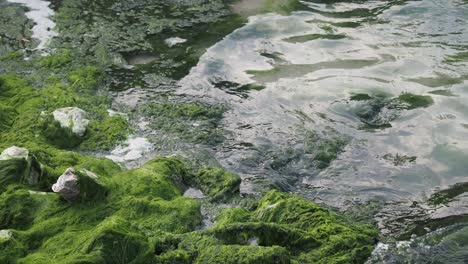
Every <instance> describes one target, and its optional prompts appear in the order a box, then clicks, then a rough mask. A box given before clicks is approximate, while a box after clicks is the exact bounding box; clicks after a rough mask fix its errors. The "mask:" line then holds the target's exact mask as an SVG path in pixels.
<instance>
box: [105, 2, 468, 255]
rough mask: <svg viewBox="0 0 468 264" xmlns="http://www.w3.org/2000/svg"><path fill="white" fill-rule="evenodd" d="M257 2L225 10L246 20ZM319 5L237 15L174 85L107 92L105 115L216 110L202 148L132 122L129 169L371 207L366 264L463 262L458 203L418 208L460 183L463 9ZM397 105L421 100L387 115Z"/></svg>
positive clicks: (466, 27)
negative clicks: (226, 175) (187, 164)
mask: <svg viewBox="0 0 468 264" xmlns="http://www.w3.org/2000/svg"><path fill="white" fill-rule="evenodd" d="M263 2H264V1H253V2H252V3H251V4H249V5H246V3H247V2H246V1H240V2H239V3H238V4H236V5H234V7H233V9H234V11H236V12H238V13H240V14H242V15H251V14H253V13H255V10H258V9H259V6H261V4H262V3H263ZM321 2H324V1H316V2H314V1H303V2H301V3H302V4H303V6H302V10H297V11H295V12H292V13H291V14H289V15H287V14H288V12H284V14H283V13H282V15H280V14H276V13H269V14H261V15H252V16H250V17H249V21H248V23H247V24H246V25H245V26H243V27H241V28H239V29H237V30H235V31H234V32H232V33H231V34H229V35H227V36H226V37H225V38H224V39H223V40H221V41H219V42H218V43H216V44H215V45H213V46H212V47H210V48H209V49H208V50H207V51H206V53H204V55H202V57H201V58H200V60H199V62H198V64H197V65H196V66H195V67H193V68H192V69H191V71H190V73H189V74H188V75H187V76H185V77H184V78H182V80H180V81H179V82H178V84H177V85H175V84H174V81H173V80H166V79H164V80H162V81H161V79H159V78H156V77H155V76H154V75H152V73H151V72H149V73H148V72H146V73H144V74H143V75H144V76H145V80H144V83H145V84H147V86H148V87H143V88H141V87H137V89H131V90H126V91H123V92H117V96H116V100H115V102H116V108H117V109H118V108H119V105H120V106H122V105H125V106H126V107H127V108H129V109H132V111H133V109H138V107H139V105H140V104H146V103H159V102H160V101H161V98H159V97H165V96H166V95H165V93H168V94H169V93H173V92H174V91H175V92H176V95H173V96H172V97H173V98H171V99H174V98H175V99H176V100H175V101H177V102H178V100H180V101H181V102H185V101H184V100H187V98H192V99H193V98H198V99H200V100H202V101H206V102H209V103H212V104H226V105H227V107H228V111H227V112H226V113H225V114H224V117H223V119H222V121H221V122H222V123H221V124H220V128H221V129H223V130H224V132H225V133H224V136H225V137H226V138H225V140H224V141H222V143H219V144H215V145H214V146H206V145H203V144H201V145H200V144H194V143H193V142H192V143H187V142H185V141H184V140H182V139H178V138H177V135H169V134H167V133H165V132H164V131H160V130H154V129H152V128H151V124H152V123H154V122H158V121H161V120H158V119H156V121H154V120H152V119H150V118H149V117H147V116H144V115H142V116H139V115H138V114H137V118H136V121H134V123H135V126H136V127H137V128H138V129H137V134H138V136H144V137H146V138H148V139H149V142H151V143H152V144H153V145H152V146H154V150H153V151H152V152H151V153H145V155H143V156H142V157H141V158H142V159H150V158H151V157H154V156H158V155H169V154H178V155H182V156H184V157H187V158H192V159H195V160H203V161H204V163H209V164H220V165H222V166H223V167H225V168H227V169H229V170H231V171H234V172H236V173H238V174H239V175H240V176H241V177H242V179H243V181H242V185H241V192H242V193H244V194H249V193H258V192H261V191H262V190H264V189H265V188H266V189H271V188H279V189H283V190H286V191H290V192H295V193H299V194H301V195H303V196H306V197H308V198H310V199H313V200H314V201H317V202H321V203H324V204H327V205H331V206H335V207H338V208H340V209H347V208H350V207H352V205H362V204H365V203H366V202H367V201H373V200H378V201H381V202H382V201H383V203H384V205H383V208H382V209H381V210H380V212H379V213H378V214H377V215H375V219H376V221H377V222H378V224H379V228H380V231H381V232H382V234H383V235H382V236H383V237H382V242H381V244H379V247H378V248H377V249H376V251H375V252H374V255H373V257H372V258H371V259H370V260H369V263H466V262H467V256H466V253H463V252H466V250H468V244H467V243H466V241H467V236H466V222H467V221H466V219H468V218H467V217H466V216H468V199H466V197H465V196H466V195H464V194H463V192H462V194H461V195H454V197H451V198H454V200H453V201H451V202H450V203H446V204H443V205H438V206H436V207H434V206H432V205H429V204H428V203H426V200H427V198H428V197H429V196H430V195H431V194H432V193H434V191H436V190H440V189H445V188H447V187H449V186H452V185H454V184H456V183H461V182H468V178H467V175H468V141H467V140H466V137H467V135H468V107H467V106H466V102H467V99H468V55H467V54H468V3H467V2H466V1H460V0H458V1H457V0H442V1H435V0H421V1H404V0H393V1H391V0H387V1H347V3H346V2H340V1H331V2H332V3H331V4H323V3H321ZM350 2H351V3H350ZM180 37H181V38H183V37H184V36H180ZM148 63H150V62H149V61H148ZM135 64H137V63H135ZM153 79H154V80H153ZM151 83H157V85H154V87H153V86H152V85H151ZM161 83H162V84H161ZM143 86H145V85H143ZM177 87H178V88H177ZM168 91H170V92H168ZM406 93H411V94H414V95H418V96H426V97H425V98H427V97H428V96H430V98H432V100H433V102H432V100H431V101H430V102H429V103H428V104H427V105H423V106H421V107H409V106H406V107H401V106H396V105H395V100H397V99H398V98H399V96H401V95H402V94H406ZM161 94H162V96H161ZM179 97H180V98H179ZM162 101H163V102H166V101H164V100H162ZM189 101H190V100H189ZM162 121H164V119H163V120H162ZM185 125H186V126H182V127H183V128H184V129H188V130H190V129H191V127H198V126H199V123H197V121H190V122H188V124H185ZM189 135H190V134H189ZM323 146H327V147H330V146H331V148H332V149H333V151H334V152H335V154H336V157H335V156H332V157H329V158H330V160H331V162H330V163H329V164H328V163H327V162H325V163H317V156H318V153H319V152H320V148H322V147H323ZM120 149H124V150H126V148H125V147H124V146H122V147H120ZM118 150H119V148H118V149H117V150H115V151H114V152H118ZM129 152H130V153H132V152H131V151H129ZM122 153H123V154H125V153H126V152H125V151H123V152H122ZM139 162H140V163H141V162H143V161H141V160H139ZM411 234H413V235H414V236H415V237H413V238H411ZM387 236H388V237H387ZM393 238H396V239H397V240H401V241H393V240H392V239H393ZM445 260H447V261H448V262H446V261H445ZM444 261H445V262H444Z"/></svg>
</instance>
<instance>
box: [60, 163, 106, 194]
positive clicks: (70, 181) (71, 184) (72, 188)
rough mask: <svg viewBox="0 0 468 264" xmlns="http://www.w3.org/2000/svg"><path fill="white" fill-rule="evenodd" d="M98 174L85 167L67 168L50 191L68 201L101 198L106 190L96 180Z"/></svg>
mask: <svg viewBox="0 0 468 264" xmlns="http://www.w3.org/2000/svg"><path fill="white" fill-rule="evenodd" d="M98 178H99V177H98V176H97V175H96V174H95V173H93V172H91V171H88V170H86V169H82V170H79V171H75V170H74V169H73V168H68V169H67V170H66V171H65V172H64V173H63V174H62V175H61V176H60V177H59V178H58V180H57V182H56V183H55V184H54V185H52V191H54V192H55V193H58V194H60V196H61V197H62V198H63V199H65V200H67V201H69V202H75V201H78V200H79V201H86V200H102V199H104V198H105V196H106V195H107V190H106V188H105V187H104V186H102V185H101V184H100V183H99V182H98Z"/></svg>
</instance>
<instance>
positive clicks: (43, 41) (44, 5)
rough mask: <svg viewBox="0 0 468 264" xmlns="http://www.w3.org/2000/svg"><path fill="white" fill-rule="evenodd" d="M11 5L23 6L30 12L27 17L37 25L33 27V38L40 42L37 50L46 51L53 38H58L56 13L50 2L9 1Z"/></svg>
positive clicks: (33, 0)
mask: <svg viewBox="0 0 468 264" xmlns="http://www.w3.org/2000/svg"><path fill="white" fill-rule="evenodd" d="M7 1H8V2H10V3H18V4H23V5H25V6H26V7H27V8H29V9H30V10H29V11H28V12H26V14H25V15H26V16H27V17H28V18H29V19H31V20H32V21H33V22H34V23H35V25H34V26H33V27H32V33H33V34H32V38H34V39H37V40H39V45H38V46H37V47H36V49H38V50H41V49H44V48H45V47H46V45H47V43H48V42H49V41H50V39H51V38H53V37H54V36H57V32H55V31H54V27H55V23H54V22H53V21H52V19H51V16H53V14H54V11H53V10H52V9H51V8H50V7H49V5H50V4H51V3H50V2H48V1H41V0H7Z"/></svg>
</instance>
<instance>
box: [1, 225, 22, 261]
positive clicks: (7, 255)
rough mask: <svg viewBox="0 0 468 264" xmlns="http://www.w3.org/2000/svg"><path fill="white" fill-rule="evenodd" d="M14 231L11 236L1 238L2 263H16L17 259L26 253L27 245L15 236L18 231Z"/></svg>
mask: <svg viewBox="0 0 468 264" xmlns="http://www.w3.org/2000/svg"><path fill="white" fill-rule="evenodd" d="M12 233H13V236H12V237H11V238H0V252H1V253H0V263H3V264H16V263H17V259H18V258H20V257H22V256H24V255H25V254H26V248H25V246H24V245H23V244H22V243H21V242H20V241H18V240H17V239H16V238H15V236H16V232H14V231H12Z"/></svg>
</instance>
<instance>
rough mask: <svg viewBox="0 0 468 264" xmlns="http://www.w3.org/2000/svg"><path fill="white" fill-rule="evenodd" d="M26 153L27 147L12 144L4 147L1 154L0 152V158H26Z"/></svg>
mask: <svg viewBox="0 0 468 264" xmlns="http://www.w3.org/2000/svg"><path fill="white" fill-rule="evenodd" d="M28 155H29V151H28V150H27V149H25V148H19V147H17V146H13V147H9V148H7V149H5V150H4V151H3V152H2V154H0V160H10V159H21V158H23V159H26V158H28Z"/></svg>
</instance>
